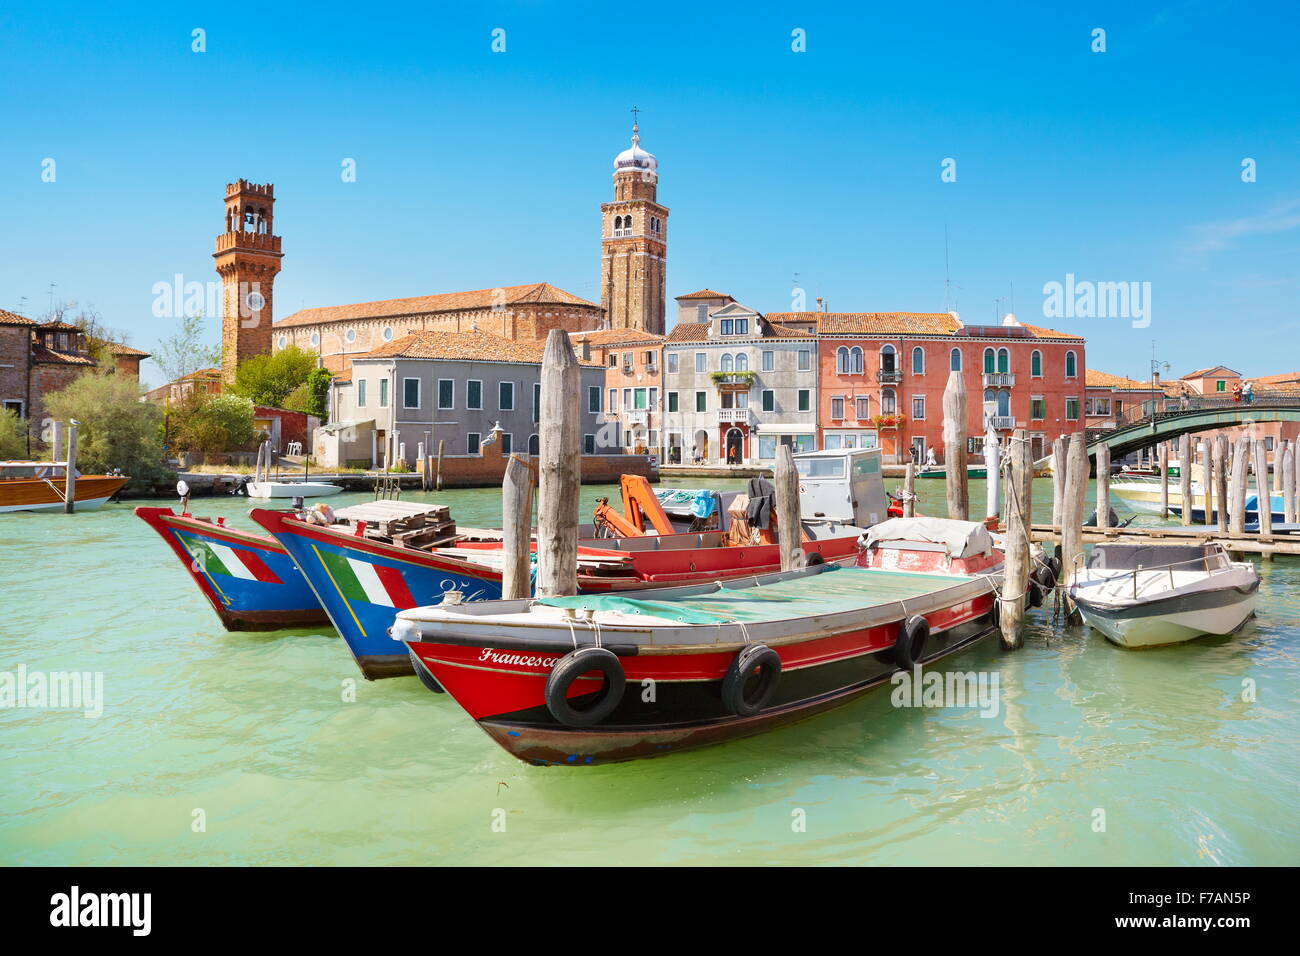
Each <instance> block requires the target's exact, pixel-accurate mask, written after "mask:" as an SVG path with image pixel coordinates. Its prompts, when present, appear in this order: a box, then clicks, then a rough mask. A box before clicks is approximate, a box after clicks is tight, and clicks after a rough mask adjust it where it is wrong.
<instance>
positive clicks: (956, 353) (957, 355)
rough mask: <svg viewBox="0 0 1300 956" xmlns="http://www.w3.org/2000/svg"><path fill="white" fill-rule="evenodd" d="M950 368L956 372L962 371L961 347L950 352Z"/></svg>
mask: <svg viewBox="0 0 1300 956" xmlns="http://www.w3.org/2000/svg"><path fill="white" fill-rule="evenodd" d="M948 368H949V369H950V370H952V371H954V372H960V371H961V349H953V350H952V351H951V352H949V353H948Z"/></svg>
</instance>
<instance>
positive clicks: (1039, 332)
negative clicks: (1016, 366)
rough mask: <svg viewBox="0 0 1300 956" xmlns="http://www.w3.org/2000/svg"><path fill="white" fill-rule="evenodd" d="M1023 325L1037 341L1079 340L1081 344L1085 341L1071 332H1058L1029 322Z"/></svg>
mask: <svg viewBox="0 0 1300 956" xmlns="http://www.w3.org/2000/svg"><path fill="white" fill-rule="evenodd" d="M1021 325H1023V326H1024V327H1025V328H1027V329H1028V330H1029V331H1030V332H1032V333H1033V335H1034V338H1036V339H1077V340H1078V341H1080V342H1082V341H1084V338H1083V336H1082V335H1074V334H1073V333H1070V332H1058V331H1056V329H1045V328H1043V327H1042V326H1041V325H1030V324H1028V323H1027V322H1022V323H1021Z"/></svg>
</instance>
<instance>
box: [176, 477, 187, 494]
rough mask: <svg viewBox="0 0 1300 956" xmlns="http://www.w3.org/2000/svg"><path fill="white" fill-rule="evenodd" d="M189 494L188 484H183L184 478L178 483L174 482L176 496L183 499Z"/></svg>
mask: <svg viewBox="0 0 1300 956" xmlns="http://www.w3.org/2000/svg"><path fill="white" fill-rule="evenodd" d="M189 493H190V486H189V485H188V484H186V483H185V479H184V478H182V479H181V480H180V481H178V482H176V494H178V495H180V496H181V497H182V498H184V497H187V496H188V495H189Z"/></svg>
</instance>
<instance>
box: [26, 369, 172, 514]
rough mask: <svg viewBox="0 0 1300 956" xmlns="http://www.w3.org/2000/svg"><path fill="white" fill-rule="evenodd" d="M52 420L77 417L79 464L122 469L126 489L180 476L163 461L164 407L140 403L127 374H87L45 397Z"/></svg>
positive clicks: (91, 469) (94, 469) (86, 468)
mask: <svg viewBox="0 0 1300 956" xmlns="http://www.w3.org/2000/svg"><path fill="white" fill-rule="evenodd" d="M45 407H46V409H47V410H48V412H49V415H50V417H51V418H55V419H60V420H62V421H68V420H70V419H74V418H75V419H76V420H77V421H78V422H79V423H80V425H79V427H78V428H77V468H78V469H79V470H80V471H83V472H86V473H88V474H103V473H105V472H108V471H111V470H112V469H114V468H120V469H122V471H123V472H124V473H126V474H128V475H130V476H131V481H130V483H129V484H128V485H127V487H128V488H129V489H131V490H133V491H143V490H147V489H148V488H150V487H152V486H153V485H155V484H157V483H158V482H162V481H167V480H169V479H172V478H174V477H175V474H174V473H173V472H172V471H171V469H169V468H168V467H167V466H166V464H165V463H164V462H163V447H162V409H160V408H158V407H157V406H156V405H150V404H149V403H148V402H142V401H140V386H139V383H137V382H136V381H135V379H132V378H128V377H126V376H122V375H101V374H99V373H98V372H86V373H84V374H83V375H81V376H79V377H78V378H76V379H74V380H73V382H72V384H70V385H69V386H68V387H67V388H65V389H62V390H61V391H57V392H53V393H51V394H49V395H47V396H46V397H45Z"/></svg>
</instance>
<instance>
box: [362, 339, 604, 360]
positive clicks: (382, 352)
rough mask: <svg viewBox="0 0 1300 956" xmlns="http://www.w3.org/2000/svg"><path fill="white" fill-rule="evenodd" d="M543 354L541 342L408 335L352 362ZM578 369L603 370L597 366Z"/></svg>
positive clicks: (526, 357)
mask: <svg viewBox="0 0 1300 956" xmlns="http://www.w3.org/2000/svg"><path fill="white" fill-rule="evenodd" d="M545 353H546V343H545V342H544V341H530V340H514V339H506V338H502V337H501V336H499V335H491V334H489V333H487V332H412V333H411V334H410V335H408V336H406V337H404V338H400V339H398V340H397V341H395V342H388V343H387V344H385V345H381V346H380V347H379V348H377V349H373V350H372V351H369V352H366V353H364V354H363V355H354V356H353V357H352V360H353V361H354V362H355V361H357V360H358V359H374V358H420V359H462V360H467V361H474V362H525V363H530V364H538V363H540V362H541V361H542V356H543V355H544V354H545ZM579 364H580V365H585V366H589V367H592V368H603V367H604V366H602V365H601V364H600V363H599V362H592V361H587V362H583V361H581V360H579Z"/></svg>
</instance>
